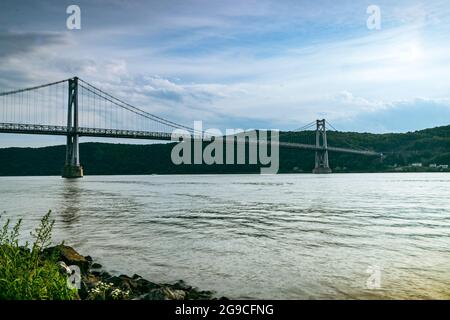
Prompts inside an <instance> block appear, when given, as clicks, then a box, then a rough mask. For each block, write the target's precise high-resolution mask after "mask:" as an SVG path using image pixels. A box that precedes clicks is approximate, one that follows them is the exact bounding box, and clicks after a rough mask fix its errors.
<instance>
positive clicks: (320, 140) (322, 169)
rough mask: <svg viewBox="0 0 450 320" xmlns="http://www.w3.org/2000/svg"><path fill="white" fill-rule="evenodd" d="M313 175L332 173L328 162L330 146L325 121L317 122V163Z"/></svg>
mask: <svg viewBox="0 0 450 320" xmlns="http://www.w3.org/2000/svg"><path fill="white" fill-rule="evenodd" d="M313 173H331V169H330V166H329V162H328V144H327V130H326V128H325V119H322V120H316V161H315V166H314V169H313Z"/></svg>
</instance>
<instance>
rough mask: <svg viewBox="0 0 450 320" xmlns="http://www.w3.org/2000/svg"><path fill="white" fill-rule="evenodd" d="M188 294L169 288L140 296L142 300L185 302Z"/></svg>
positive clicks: (154, 290)
mask: <svg viewBox="0 0 450 320" xmlns="http://www.w3.org/2000/svg"><path fill="white" fill-rule="evenodd" d="M185 298H186V292H185V291H183V290H172V289H169V288H167V287H162V288H157V289H152V290H150V291H149V292H148V293H146V294H144V295H142V296H140V299H141V300H184V299H185Z"/></svg>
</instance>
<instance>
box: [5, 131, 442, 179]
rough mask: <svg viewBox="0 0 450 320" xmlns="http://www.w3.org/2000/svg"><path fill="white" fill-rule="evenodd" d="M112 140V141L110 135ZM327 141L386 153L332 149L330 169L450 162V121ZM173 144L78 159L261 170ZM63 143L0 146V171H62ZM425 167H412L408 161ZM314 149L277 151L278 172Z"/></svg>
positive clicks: (297, 164) (103, 147)
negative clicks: (192, 158)
mask: <svg viewBox="0 0 450 320" xmlns="http://www.w3.org/2000/svg"><path fill="white" fill-rule="evenodd" d="M313 135H314V133H313V132H306V133H305V132H301V133H282V136H281V140H282V141H290V142H302V143H305V141H309V143H311V140H312V137H313ZM113 141H114V140H113ZM328 143H329V145H330V146H339V147H347V148H360V149H366V150H374V151H378V152H383V153H384V154H385V155H386V157H385V158H384V159H383V161H381V159H380V158H379V157H373V156H372V157H368V156H360V155H354V154H343V153H332V152H330V155H329V157H330V165H331V168H332V169H333V171H334V172H382V171H424V170H428V171H439V170H440V169H431V168H428V166H429V165H430V164H437V165H439V164H443V165H445V164H450V126H444V127H437V128H432V129H426V130H421V131H416V132H408V133H389V134H371V133H355V132H331V131H329V132H328ZM172 146H173V144H172V143H161V144H149V145H126V144H106V143H83V144H81V145H80V158H81V162H82V165H83V167H84V172H85V174H86V175H97V174H99V175H102V174H153V173H155V174H190V173H259V166H257V165H179V166H176V165H174V164H172V162H171V159H170V153H171V150H172ZM64 156H65V146H54V147H45V148H6V149H0V176H27V175H60V174H61V169H62V167H63V163H64ZM416 162H419V163H422V164H423V166H424V167H422V168H413V167H410V166H409V165H410V164H412V163H416ZM313 166H314V152H311V151H308V150H298V149H286V148H282V149H281V150H280V173H290V172H311V170H312V168H313Z"/></svg>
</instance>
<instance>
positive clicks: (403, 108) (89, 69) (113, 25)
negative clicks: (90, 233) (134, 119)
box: [0, 0, 450, 147]
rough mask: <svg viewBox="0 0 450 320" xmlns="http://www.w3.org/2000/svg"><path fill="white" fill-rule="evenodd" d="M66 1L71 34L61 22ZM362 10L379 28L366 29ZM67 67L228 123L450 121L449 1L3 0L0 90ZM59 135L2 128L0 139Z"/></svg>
mask: <svg viewBox="0 0 450 320" xmlns="http://www.w3.org/2000/svg"><path fill="white" fill-rule="evenodd" d="M72 4H76V5H78V6H79V7H80V9H81V29H80V30H69V29H68V28H67V26H66V19H67V18H68V17H69V14H67V13H66V8H67V7H68V6H69V5H72ZM370 5H377V6H378V7H379V8H380V13H381V15H380V29H369V28H368V27H367V19H368V18H369V17H370V14H368V13H367V8H368V6H370ZM73 76H79V77H81V78H82V79H84V80H86V81H88V82H90V83H92V84H94V85H96V86H97V87H100V88H102V89H104V90H105V91H107V92H109V93H112V94H114V95H115V96H117V97H119V98H122V99H124V100H126V101H127V102H130V103H132V104H134V105H136V106H138V107H140V108H142V109H144V110H146V111H149V112H151V113H154V114H157V115H159V116H162V117H165V118H168V119H171V120H173V121H177V122H181V123H184V124H186V125H188V126H192V125H193V121H195V120H201V121H203V126H204V128H219V129H221V130H223V131H224V130H225V128H244V129H248V128H268V129H280V130H292V129H295V128H298V127H301V126H303V125H304V124H306V123H310V122H311V121H314V120H315V119H318V118H326V119H327V120H328V121H329V122H330V123H332V124H333V125H334V127H336V128H337V129H338V130H343V131H358V132H373V133H384V132H406V131H414V130H420V129H423V128H427V127H435V126H440V125H448V124H450V4H449V3H448V1H446V0H435V1H418V0H408V1H404V0H400V1H395V2H394V1H384V0H383V1H378V0H370V1H365V0H361V1H346V0H340V1H339V0H338V1H336V0H335V1H323V0H318V1H302V0H296V1H294V0H289V1H288V0H286V1H279V0H278V1H276V0H259V1H252V0H249V1H243V0H240V1H235V0H231V1H214V0H209V1H207V0H204V1H190V0H184V1H173V0H172V1H170V0H169V1H133V0H126V1H124V0H108V1H106V0H97V1H61V0H53V1H50V0H47V1H46V0H41V1H24V0H15V1H12V0H2V1H1V2H0V91H7V90H10V89H14V88H22V87H27V86H33V85H38V84H43V83H47V82H52V81H57V80H61V79H66V78H70V77H73ZM83 141H87V139H84V140H83ZM109 141H110V142H113V141H111V140H109ZM114 142H119V141H114ZM120 142H122V143H124V142H128V141H125V140H123V141H120ZM62 143H64V138H62V137H48V136H47V137H44V136H19V135H10V134H1V135H0V147H8V146H42V145H50V144H62ZM139 143H142V141H139Z"/></svg>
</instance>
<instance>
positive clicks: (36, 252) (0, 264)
mask: <svg viewBox="0 0 450 320" xmlns="http://www.w3.org/2000/svg"><path fill="white" fill-rule="evenodd" d="M50 214H51V211H49V212H48V213H47V214H46V215H45V216H44V217H43V218H42V219H41V222H40V225H39V226H38V227H37V228H36V229H35V231H34V232H32V233H31V236H32V237H33V239H34V241H33V243H31V244H30V243H29V242H28V241H27V242H26V243H25V244H24V245H22V246H21V245H20V244H19V236H20V227H21V224H22V220H19V221H18V222H17V223H16V224H15V225H11V220H10V219H7V220H6V222H5V223H4V225H3V228H2V229H1V231H0V300H73V299H75V298H77V293H76V289H70V288H69V287H68V286H67V277H66V276H65V275H63V274H62V273H61V272H60V268H59V266H58V264H57V260H56V257H48V256H47V257H45V258H44V255H43V250H44V249H45V248H46V247H47V246H48V245H49V244H50V241H51V233H52V229H53V225H54V220H50ZM0 218H1V217H0Z"/></svg>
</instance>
